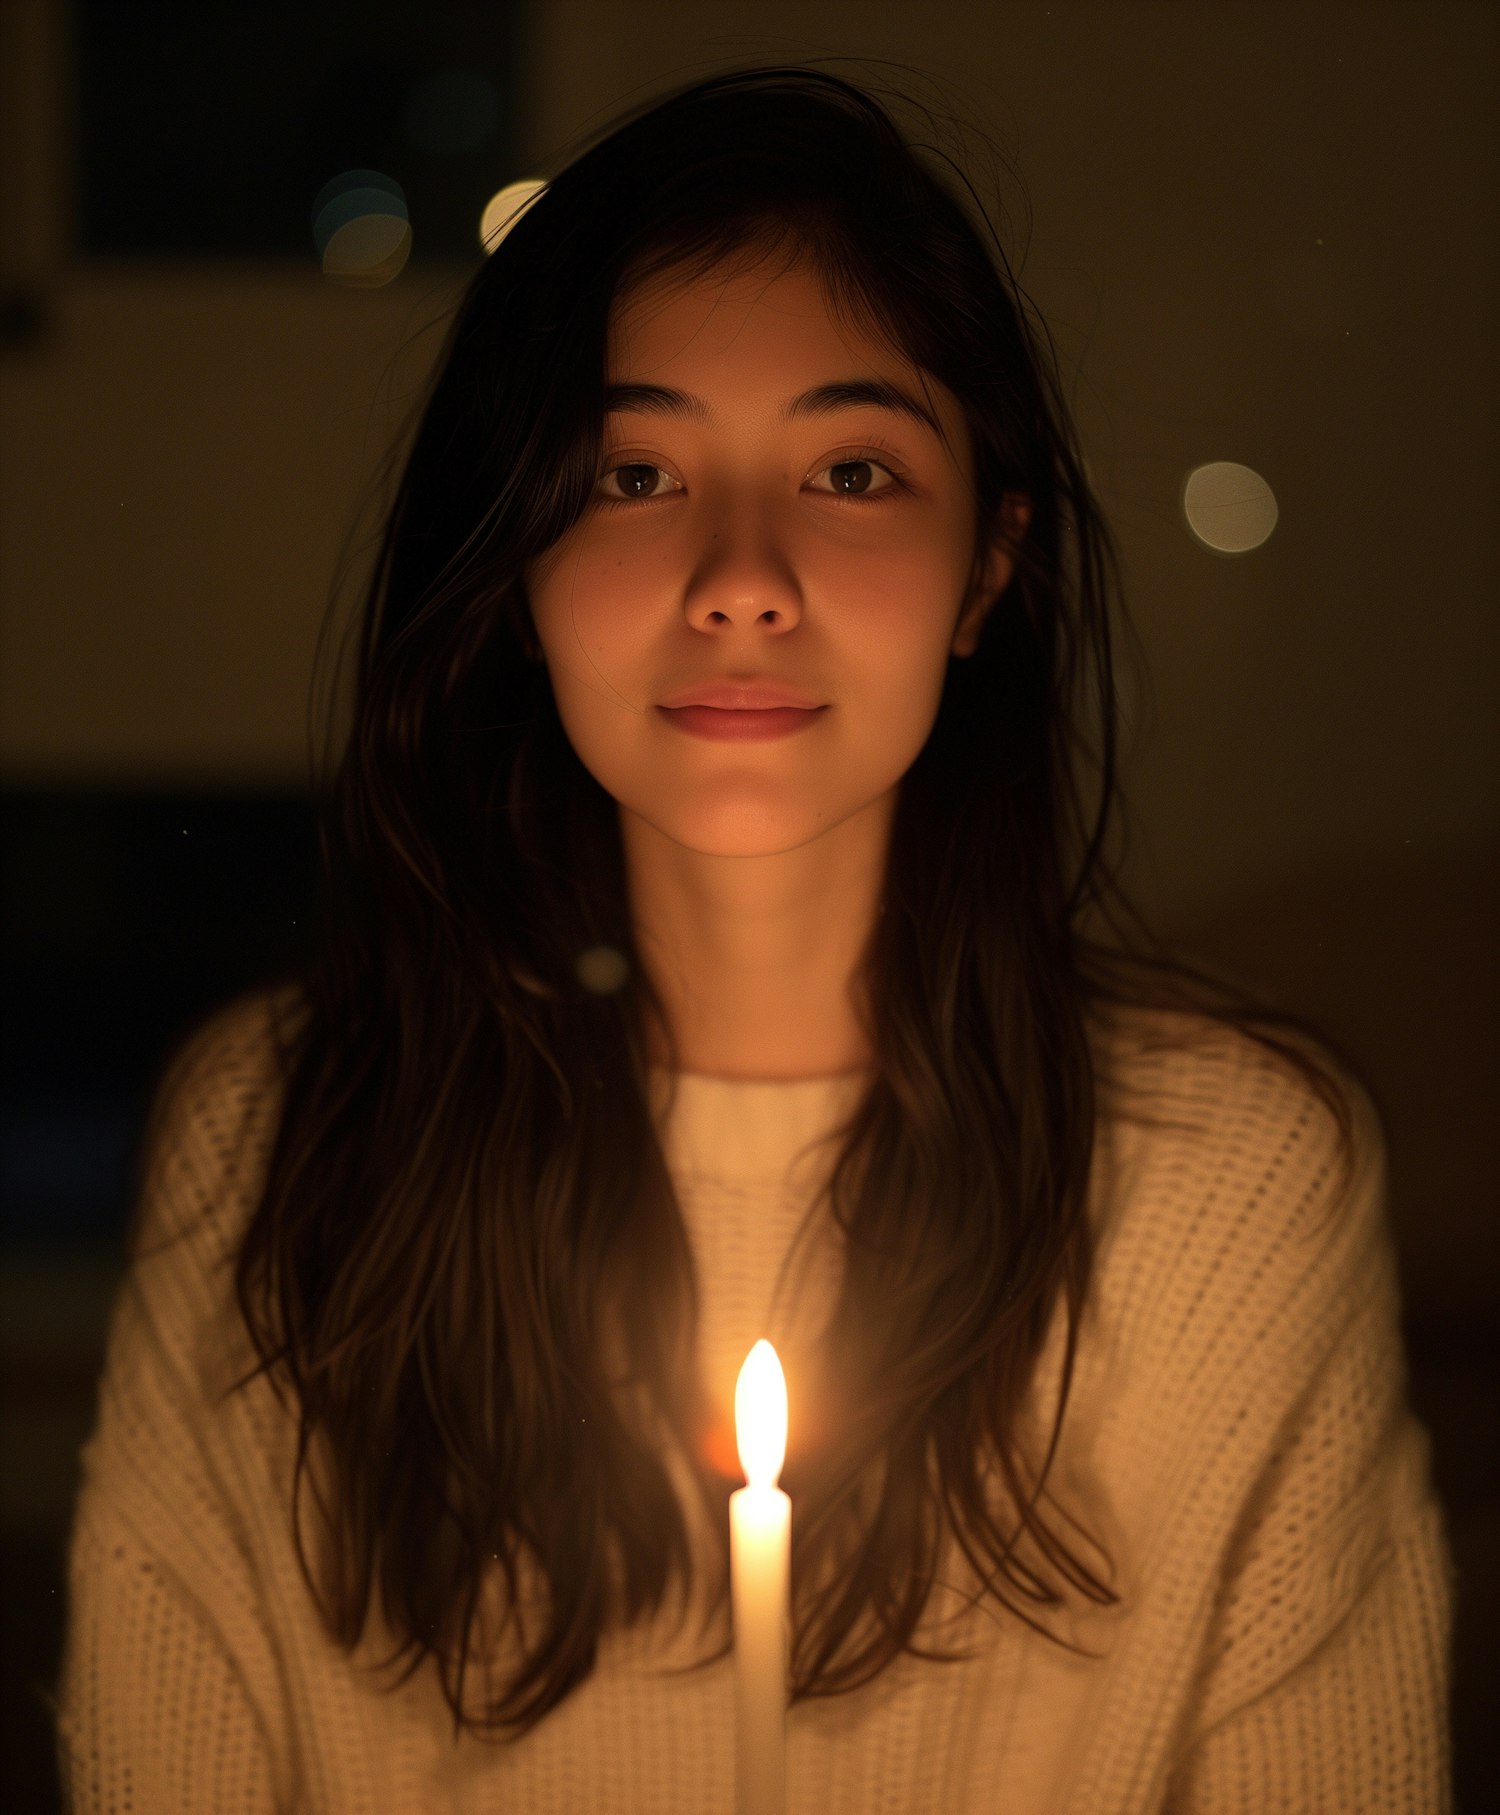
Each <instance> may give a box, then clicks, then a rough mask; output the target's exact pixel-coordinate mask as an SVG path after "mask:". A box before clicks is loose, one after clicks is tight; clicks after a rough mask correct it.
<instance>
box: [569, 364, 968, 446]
mask: <svg viewBox="0 0 1500 1815" xmlns="http://www.w3.org/2000/svg"><path fill="white" fill-rule="evenodd" d="M861 405H864V406H866V407H870V408H874V409H878V410H890V411H892V412H893V413H894V414H896V415H899V416H908V417H910V418H911V419H912V421H914V422H918V423H921V424H922V426H923V427H924V428H929V429H931V430H932V432H933V434H934V435H936V436H937V438H938V439H939V440H940V441H941V440H942V439H943V431H942V429H941V428H940V427H939V426H938V421H937V418H936V417H935V416H934V415H933V413H932V411H931V410H929V409H928V408H927V406H926V405H925V404H924V403H922V402H920V401H919V400H918V399H917V398H915V397H913V396H912V394H911V393H910V392H909V391H906V390H903V389H902V387H901V386H900V385H899V384H893V383H891V381H890V380H889V379H887V378H844V379H839V380H838V381H836V382H835V383H833V384H819V385H814V387H813V388H812V390H810V391H803V392H802V393H801V394H800V395H799V396H797V397H793V398H791V399H789V401H788V402H787V403H785V404H784V405H783V406H782V410H781V420H782V421H783V422H791V421H793V420H795V419H796V418H798V417H801V416H831V415H832V414H833V413H834V412H835V411H836V410H847V409H856V408H858V407H859V406H861ZM627 410H629V411H638V412H640V413H641V414H643V415H648V416H685V417H687V418H689V419H690V420H691V421H693V422H702V423H705V424H711V423H712V422H713V420H714V413H713V411H712V409H710V407H709V405H708V404H707V403H706V402H705V401H704V399H703V398H701V397H695V396H694V395H693V393H692V392H691V391H673V390H669V389H668V388H667V387H666V386H664V385H659V384H612V385H609V386H608V387H607V388H606V390H605V392H604V411H605V414H606V415H615V414H620V413H623V412H625V411H627Z"/></svg>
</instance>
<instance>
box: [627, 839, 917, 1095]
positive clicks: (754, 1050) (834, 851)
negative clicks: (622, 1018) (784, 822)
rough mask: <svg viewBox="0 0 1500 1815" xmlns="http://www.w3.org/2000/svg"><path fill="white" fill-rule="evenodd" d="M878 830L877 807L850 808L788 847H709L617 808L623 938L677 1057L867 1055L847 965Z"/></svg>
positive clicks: (703, 1066) (848, 1067) (853, 1058)
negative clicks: (718, 850) (625, 917)
mask: <svg viewBox="0 0 1500 1815" xmlns="http://www.w3.org/2000/svg"><path fill="white" fill-rule="evenodd" d="M877 804H879V803H877ZM861 821H865V823H861ZM883 822H884V823H883ZM887 830H888V813H883V814H879V815H871V816H870V817H869V819H868V820H865V816H863V815H854V816H852V817H851V818H850V819H849V820H846V821H843V822H842V823H841V824H840V825H839V826H837V827H834V828H833V829H832V830H831V831H829V832H825V833H823V834H820V835H819V836H818V837H817V838H815V839H812V840H809V841H808V842H807V843H805V844H802V845H799V846H797V847H796V848H795V849H793V850H787V851H779V852H774V853H769V854H755V855H749V856H723V855H718V854H712V853H704V852H701V851H694V850H689V849H686V848H685V847H684V846H682V845H680V844H677V843H675V842H674V841H672V840H670V839H668V838H666V837H664V836H663V835H662V834H661V833H659V832H658V831H656V829H655V828H654V827H652V826H650V825H648V824H647V823H646V822H645V821H643V820H639V819H634V818H633V817H632V816H629V815H626V816H625V817H624V818H622V832H623V836H624V844H625V854H626V866H627V874H628V878H629V885H630V899H631V913H632V917H633V919H634V923H635V935H636V944H637V949H638V951H639V953H640V956H641V962H642V963H643V964H644V965H645V966H646V967H647V970H648V971H649V973H650V976H651V980H652V982H653V983H654V985H655V986H656V989H657V991H658V993H659V994H660V996H661V998H662V1002H663V1005H664V1007H665V1009H666V1012H667V1016H668V1019H669V1021H670V1023H671V1027H672V1033H673V1037H674V1039H675V1042H676V1047H677V1052H676V1062H677V1065H678V1068H679V1069H681V1070H684V1071H692V1072H702V1073H705V1074H707V1075H709V1076H711V1077H723V1078H759V1079H792V1078H811V1077H826V1076H832V1075H834V1074H838V1073H843V1072H851V1071H856V1070H859V1069H861V1068H863V1067H865V1066H867V1065H868V1064H869V1063H870V1062H871V1056H872V1055H871V1049H870V1043H869V1036H868V1033H867V1031H866V1028H865V1026H864V1023H863V1020H862V1017H861V1012H860V975H861V970H862V964H863V959H864V955H865V952H866V950H867V948H868V944H869V940H870V935H871V932H872V930H873V927H874V924H875V919H876V916H877V914H878V912H879V906H880V895H881V888H882V883H883V877H884V860H885V849H886V845H885V836H884V834H885V833H886V832H887ZM652 1057H653V1058H654V1060H655V1062H657V1063H659V1064H664V1063H666V1054H665V1052H664V1051H662V1050H660V1049H658V1050H657V1051H655V1052H654V1053H653V1054H652Z"/></svg>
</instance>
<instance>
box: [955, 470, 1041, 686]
mask: <svg viewBox="0 0 1500 1815" xmlns="http://www.w3.org/2000/svg"><path fill="white" fill-rule="evenodd" d="M1030 521H1031V500H1030V499H1029V498H1028V497H1027V496H1026V494H1025V493H1024V492H1006V494H1005V495H1004V497H1003V498H1002V499H1001V500H1000V517H999V522H998V523H997V525H996V527H995V529H994V532H993V533H992V535H991V536H990V539H989V542H988V544H987V545H986V548H985V551H984V556H983V558H982V560H981V561H980V562H979V564H978V571H977V573H976V575H975V578H974V580H973V582H972V583H971V584H970V587H969V590H968V592H967V594H965V597H964V604H963V610H962V611H961V612H960V614H959V619H958V624H957V627H956V628H955V630H954V632H953V643H952V653H953V654H954V655H955V656H970V655H973V653H974V651H975V650H976V649H977V648H978V647H979V635H980V632H981V631H982V630H983V629H984V624H985V619H986V618H987V617H988V616H989V614H990V611H991V608H992V607H993V606H994V604H995V601H996V600H997V599H998V598H999V597H1000V595H1001V593H1002V592H1004V591H1005V589H1006V587H1007V586H1009V584H1010V577H1011V575H1012V574H1013V573H1014V572H1015V570H1016V554H1017V551H1018V550H1019V549H1020V546H1021V539H1022V537H1023V536H1024V535H1025V534H1026V525H1027V524H1028V523H1030Z"/></svg>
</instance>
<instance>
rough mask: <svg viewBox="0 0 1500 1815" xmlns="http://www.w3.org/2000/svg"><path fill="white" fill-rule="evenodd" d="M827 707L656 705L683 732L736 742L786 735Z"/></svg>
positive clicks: (817, 718) (819, 715) (802, 726)
mask: <svg viewBox="0 0 1500 1815" xmlns="http://www.w3.org/2000/svg"><path fill="white" fill-rule="evenodd" d="M827 710H828V708H827V707H826V706H759V707H754V708H751V709H748V710H742V709H735V708H731V707H726V706H658V707H657V711H658V712H661V713H663V714H665V716H666V718H667V720H668V722H669V723H671V724H673V725H675V726H676V727H677V729H678V730H680V731H688V732H691V733H693V734H694V735H695V736H697V737H709V738H721V739H725V740H728V741H730V742H736V743H759V742H761V741H763V740H764V739H767V738H775V737H787V736H789V735H791V734H792V733H793V732H796V731H802V730H805V729H806V728H807V727H808V726H809V725H812V724H814V723H815V722H816V721H817V720H819V719H820V718H822V716H823V714H824V713H825V712H827Z"/></svg>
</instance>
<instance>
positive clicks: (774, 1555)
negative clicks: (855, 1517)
mask: <svg viewBox="0 0 1500 1815" xmlns="http://www.w3.org/2000/svg"><path fill="white" fill-rule="evenodd" d="M786 1425H787V1405H786V1377H785V1375H784V1374H783V1373H782V1371H781V1362H780V1360H779V1359H778V1358H777V1354H776V1351H775V1349H773V1348H772V1347H771V1345H770V1343H769V1342H766V1341H765V1340H764V1339H762V1340H761V1341H760V1342H757V1343H756V1345H755V1347H754V1348H753V1349H751V1351H750V1353H749V1355H747V1356H746V1358H745V1364H744V1366H743V1367H742V1368H741V1369H740V1375H739V1379H738V1381H737V1382H736V1384H735V1389H734V1433H735V1441H736V1443H737V1444H738V1445H739V1452H740V1466H741V1468H743V1469H744V1471H745V1479H746V1482H747V1483H748V1485H747V1486H745V1487H742V1488H740V1490H739V1491H738V1492H737V1493H733V1494H731V1495H730V1496H729V1550H730V1566H731V1582H732V1593H733V1605H734V1665H735V1707H736V1718H735V1806H736V1809H737V1810H738V1815H782V1812H783V1811H784V1810H785V1808H786V1678H787V1647H788V1624H789V1613H790V1609H789V1589H790V1558H791V1535H792V1503H791V1501H790V1500H789V1499H788V1498H787V1496H786V1495H785V1494H784V1493H783V1492H782V1491H781V1489H780V1488H779V1487H778V1486H777V1485H776V1481H777V1478H778V1476H779V1475H780V1474H781V1465H782V1463H783V1462H784V1461H785V1460H786Z"/></svg>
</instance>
